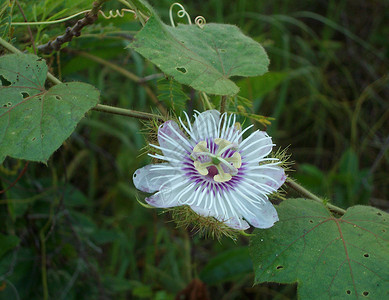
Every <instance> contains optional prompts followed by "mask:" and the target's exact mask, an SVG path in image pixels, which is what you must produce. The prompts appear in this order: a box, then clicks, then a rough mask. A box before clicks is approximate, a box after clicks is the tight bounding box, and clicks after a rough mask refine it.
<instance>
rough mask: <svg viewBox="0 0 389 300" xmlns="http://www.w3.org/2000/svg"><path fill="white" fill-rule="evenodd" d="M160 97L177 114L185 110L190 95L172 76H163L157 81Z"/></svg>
mask: <svg viewBox="0 0 389 300" xmlns="http://www.w3.org/2000/svg"><path fill="white" fill-rule="evenodd" d="M157 88H158V99H159V100H160V101H163V102H165V103H166V104H167V105H168V106H169V107H170V108H172V109H173V111H174V112H175V113H176V114H180V112H182V111H183V110H185V107H186V102H187V101H188V100H189V97H188V95H187V94H186V93H185V92H184V91H183V90H182V85H181V84H179V83H178V82H177V81H175V80H173V79H172V78H161V79H159V80H158V81H157Z"/></svg>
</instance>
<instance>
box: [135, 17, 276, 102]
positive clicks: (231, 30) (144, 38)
mask: <svg viewBox="0 0 389 300" xmlns="http://www.w3.org/2000/svg"><path fill="white" fill-rule="evenodd" d="M129 47H130V48H133V49H134V50H136V51H137V52H139V53H140V54H142V55H143V56H144V57H146V58H147V59H149V60H150V61H151V62H153V63H154V64H155V65H157V66H158V67H159V68H160V69H161V70H162V71H163V72H165V73H166V74H168V75H169V76H173V77H174V79H175V80H176V81H178V82H179V83H182V84H186V85H189V86H191V87H193V88H194V89H197V90H199V91H203V92H206V93H209V94H215V95H234V94H236V93H238V91H239V88H238V87H237V86H236V84H235V83H234V82H232V81H231V80H230V79H229V78H230V77H232V76H257V75H262V74H264V73H266V72H267V67H268V65H269V59H268V57H267V55H266V52H265V50H264V49H263V48H262V46H261V45H260V44H259V43H257V42H255V41H254V40H253V39H251V38H249V37H247V36H245V35H244V34H243V33H242V32H241V31H240V30H239V28H238V27H236V26H234V25H226V24H206V25H205V26H204V27H203V28H200V27H198V26H197V25H183V24H179V25H178V26H177V27H171V26H167V25H165V24H163V23H162V22H161V21H160V20H159V18H158V17H156V16H152V17H151V18H150V19H149V20H148V21H147V24H146V26H145V27H144V28H143V29H142V30H141V31H140V32H139V33H138V34H137V35H136V36H135V40H134V41H133V42H132V43H131V44H130V46H129Z"/></svg>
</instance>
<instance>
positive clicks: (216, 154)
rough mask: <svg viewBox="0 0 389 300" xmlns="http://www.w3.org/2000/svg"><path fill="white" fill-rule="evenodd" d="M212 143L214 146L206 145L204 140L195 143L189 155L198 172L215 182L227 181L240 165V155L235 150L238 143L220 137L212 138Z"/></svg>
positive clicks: (236, 172)
mask: <svg viewBox="0 0 389 300" xmlns="http://www.w3.org/2000/svg"><path fill="white" fill-rule="evenodd" d="M213 143H214V144H215V145H216V146H215V147H211V146H210V145H207V142H206V141H201V142H199V143H197V145H196V146H195V147H194V148H193V151H192V153H191V156H190V157H191V159H192V160H193V165H194V167H195V169H196V170H197V172H199V174H201V175H203V176H208V177H211V178H212V179H213V180H214V181H216V182H227V181H229V180H230V179H231V178H232V177H233V176H235V175H236V174H238V169H239V168H240V167H241V166H242V158H241V155H240V153H239V152H237V151H236V150H237V147H238V145H237V144H234V143H231V142H229V141H227V140H225V139H221V138H216V139H214V140H213ZM229 150H230V151H229Z"/></svg>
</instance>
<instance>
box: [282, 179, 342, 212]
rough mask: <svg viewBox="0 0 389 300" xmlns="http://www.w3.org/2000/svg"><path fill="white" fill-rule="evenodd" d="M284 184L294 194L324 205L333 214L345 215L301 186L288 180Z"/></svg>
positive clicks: (336, 207) (339, 209) (338, 208)
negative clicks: (292, 190) (294, 192)
mask: <svg viewBox="0 0 389 300" xmlns="http://www.w3.org/2000/svg"><path fill="white" fill-rule="evenodd" d="M285 183H286V185H288V186H289V187H291V188H292V189H294V190H295V191H296V192H298V193H300V194H301V195H303V196H305V197H307V198H309V199H311V200H314V201H316V202H319V203H322V204H324V205H325V206H327V207H328V208H329V209H330V210H332V211H334V212H337V213H338V214H341V215H344V214H345V213H346V211H345V210H344V209H343V208H340V207H338V206H335V205H333V204H331V203H327V202H326V201H324V200H323V199H321V198H319V197H318V196H316V195H315V194H313V193H312V192H310V191H308V190H307V189H306V188H304V187H303V186H301V185H299V184H298V183H297V182H295V181H294V180H293V179H288V180H287V181H286V182H285Z"/></svg>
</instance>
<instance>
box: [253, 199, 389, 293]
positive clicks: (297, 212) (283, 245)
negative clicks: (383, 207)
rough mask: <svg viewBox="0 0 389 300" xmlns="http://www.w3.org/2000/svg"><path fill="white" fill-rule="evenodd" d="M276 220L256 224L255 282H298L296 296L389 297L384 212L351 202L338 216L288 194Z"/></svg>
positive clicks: (388, 224)
mask: <svg viewBox="0 0 389 300" xmlns="http://www.w3.org/2000/svg"><path fill="white" fill-rule="evenodd" d="M277 211H278V214H279V218H280V221H279V222H277V223H276V224H275V226H273V227H272V228H270V229H267V230H256V231H255V232H254V233H255V236H254V237H253V238H252V239H251V243H250V253H251V256H252V259H253V263H254V271H255V283H257V284H258V283H262V282H269V281H270V282H279V283H293V282H297V283H298V294H299V296H300V299H358V298H363V297H366V296H369V297H370V298H371V299H388V297H389V214H387V213H385V212H383V211H380V210H378V209H376V208H373V207H369V206H353V207H351V208H349V209H348V210H347V212H346V214H345V215H344V216H343V217H342V218H340V219H338V218H335V217H333V216H332V215H331V213H330V212H329V211H328V210H327V209H326V208H325V207H324V206H323V205H322V204H320V203H317V202H314V201H311V200H306V199H289V200H286V201H284V202H282V203H281V204H280V205H279V206H278V207H277Z"/></svg>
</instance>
